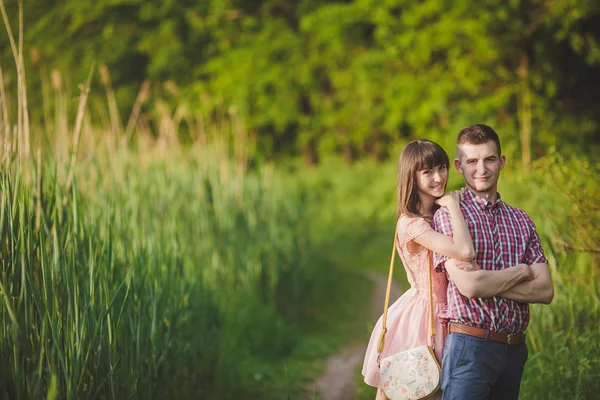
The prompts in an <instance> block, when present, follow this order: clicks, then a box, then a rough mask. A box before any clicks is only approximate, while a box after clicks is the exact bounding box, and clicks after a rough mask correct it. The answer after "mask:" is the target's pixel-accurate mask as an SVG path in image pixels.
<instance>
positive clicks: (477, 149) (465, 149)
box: [454, 142, 506, 194]
mask: <svg viewBox="0 0 600 400" xmlns="http://www.w3.org/2000/svg"><path fill="white" fill-rule="evenodd" d="M505 163H506V157H504V156H500V155H499V154H498V150H497V149H496V144H495V143H494V142H486V143H482V144H461V145H459V146H458V147H457V158H456V159H455V160H454V166H455V167H456V169H457V171H458V172H460V173H461V174H462V175H463V177H464V179H465V184H466V185H467V186H468V187H470V188H471V189H472V190H473V191H474V192H476V193H481V194H485V193H489V192H491V191H493V192H495V191H496V188H497V184H498V177H499V175H500V171H501V170H502V168H504V164H505Z"/></svg>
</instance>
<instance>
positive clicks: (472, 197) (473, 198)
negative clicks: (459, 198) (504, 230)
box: [464, 187, 502, 210]
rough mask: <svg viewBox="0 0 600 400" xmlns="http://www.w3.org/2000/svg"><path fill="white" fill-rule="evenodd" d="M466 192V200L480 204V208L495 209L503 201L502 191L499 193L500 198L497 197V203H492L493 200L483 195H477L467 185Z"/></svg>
mask: <svg viewBox="0 0 600 400" xmlns="http://www.w3.org/2000/svg"><path fill="white" fill-rule="evenodd" d="M464 193H465V197H464V201H465V202H467V203H471V204H474V205H476V206H478V207H479V208H481V209H482V210H485V209H495V208H497V207H498V206H499V205H500V203H501V202H502V201H501V200H500V193H498V198H497V199H496V202H495V203H492V202H491V201H489V200H486V199H484V198H483V197H481V196H477V195H476V194H475V193H473V192H472V191H471V190H470V189H469V188H466V187H465V190H464Z"/></svg>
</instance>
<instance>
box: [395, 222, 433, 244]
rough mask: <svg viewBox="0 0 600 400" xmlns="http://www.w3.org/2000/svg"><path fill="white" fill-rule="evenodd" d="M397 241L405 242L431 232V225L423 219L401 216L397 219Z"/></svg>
mask: <svg viewBox="0 0 600 400" xmlns="http://www.w3.org/2000/svg"><path fill="white" fill-rule="evenodd" d="M397 228H398V239H400V241H401V242H407V241H409V240H412V239H414V238H415V237H417V236H419V235H420V234H422V233H424V232H426V231H429V230H432V228H431V225H430V224H429V222H427V220H426V219H425V218H423V217H407V216H404V215H403V216H402V217H400V218H399V219H398V227H397Z"/></svg>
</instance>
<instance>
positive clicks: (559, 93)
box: [0, 0, 600, 161]
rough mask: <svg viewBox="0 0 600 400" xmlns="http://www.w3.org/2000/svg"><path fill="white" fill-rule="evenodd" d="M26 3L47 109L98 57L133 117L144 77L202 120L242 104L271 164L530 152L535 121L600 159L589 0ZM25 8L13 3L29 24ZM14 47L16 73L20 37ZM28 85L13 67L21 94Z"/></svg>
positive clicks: (34, 90)
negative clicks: (525, 145) (60, 76)
mask: <svg viewBox="0 0 600 400" xmlns="http://www.w3.org/2000/svg"><path fill="white" fill-rule="evenodd" d="M23 5H24V19H25V31H24V32H25V38H24V43H25V46H26V48H25V55H26V60H27V63H28V70H29V71H30V73H29V78H30V80H29V81H28V83H29V89H30V98H31V99H33V100H34V103H40V102H42V96H41V92H42V91H41V90H39V89H40V85H41V83H43V81H44V79H46V80H47V79H48V77H47V75H48V73H49V71H50V70H51V69H53V68H57V69H59V70H61V71H64V72H66V73H67V75H68V76H69V79H68V80H69V81H71V79H72V80H73V82H80V81H82V80H83V79H84V77H85V76H86V74H87V72H88V69H89V67H90V66H91V65H92V62H93V61H96V63H97V64H98V65H102V64H106V65H108V67H109V70H110V71H111V72H112V74H111V75H112V76H111V78H112V82H113V85H114V86H115V87H117V88H118V90H117V93H116V94H117V102H118V104H119V106H120V111H121V114H122V115H127V114H128V113H129V112H130V110H131V107H132V105H133V102H134V99H135V98H136V93H137V91H138V89H139V87H140V84H141V83H142V81H144V80H146V79H150V80H151V81H153V82H155V84H156V85H155V88H156V89H155V90H154V93H153V95H154V97H153V99H154V100H159V99H161V98H162V97H163V93H161V90H160V83H163V82H165V81H172V82H175V83H176V84H177V86H178V87H179V88H181V93H182V95H183V96H184V97H185V98H186V99H188V100H189V110H188V113H194V112H195V111H193V110H202V113H204V115H211V113H220V112H222V110H229V109H232V108H233V109H235V110H237V112H238V115H239V116H240V117H241V118H242V119H243V120H244V121H245V123H246V124H247V126H248V128H249V129H250V130H251V131H253V132H256V133H257V135H258V140H259V145H258V148H259V150H260V152H261V153H262V155H266V156H269V157H271V156H275V155H280V154H299V153H300V151H304V153H305V155H307V156H308V155H310V156H311V157H309V158H308V159H309V160H316V158H315V157H314V154H312V153H315V152H319V153H321V154H327V153H332V152H340V151H341V152H343V154H344V155H345V157H346V159H347V161H352V160H354V159H355V158H356V157H357V156H363V155H367V154H369V155H371V156H372V157H374V158H375V159H378V160H381V159H382V158H385V157H386V156H388V155H389V154H390V152H389V144H390V143H392V142H396V141H398V139H400V138H415V137H423V136H426V137H429V138H432V139H434V140H438V141H440V142H442V143H443V144H446V145H449V144H450V143H451V139H450V137H451V136H453V135H454V133H455V132H456V131H457V130H458V129H459V128H461V127H463V126H465V125H468V124H471V123H474V122H484V123H489V124H491V125H493V126H494V127H496V128H498V129H499V130H500V131H504V132H511V134H510V135H507V136H506V139H507V140H505V141H506V142H511V147H512V149H513V151H515V154H518V149H519V148H520V147H521V145H520V144H518V143H519V139H521V136H523V135H527V134H526V133H525V132H522V133H521V134H520V135H519V134H516V133H517V132H519V129H521V130H523V129H526V126H528V124H529V123H531V124H532V126H535V131H534V132H533V133H532V137H531V139H528V138H527V136H524V137H523V138H522V139H523V140H524V141H525V142H529V141H531V143H532V148H533V153H534V156H539V155H542V154H544V153H546V152H547V151H548V149H549V148H550V147H551V146H558V147H561V148H562V147H564V148H569V150H570V151H583V152H587V153H589V154H591V153H592V152H593V151H596V150H597V148H596V147H593V146H595V142H596V141H597V140H596V139H597V137H598V123H599V121H598V115H600V112H599V110H598V108H597V107H598V105H597V104H598V102H597V101H596V98H595V97H594V96H595V93H596V92H597V91H598V82H597V80H596V79H595V78H594V77H595V76H596V75H597V74H598V71H599V68H600V46H599V40H600V31H598V28H597V27H598V26H600V25H599V24H597V23H596V22H597V20H598V18H600V9H599V8H598V5H597V4H596V3H594V2H590V1H587V0H569V1H560V2H552V3H547V2H542V1H534V2H525V1H520V0H517V1H511V2H508V3H505V2H499V1H496V0H487V1H479V2H472V1H466V0H462V1H454V2H447V1H440V0H427V1H421V2H412V1H406V0H390V1H383V2H382V1H379V2H376V1H372V0H353V1H333V2H331V1H328V2H325V1H321V0H302V1H296V2H284V1H281V0H257V1H239V0H232V1H207V2H201V4H196V2H191V1H160V2H156V1H149V2H148V1H146V2H142V1H139V0H112V1H108V2H106V1H105V2H95V3H94V2H81V1H75V0H73V1H63V2H60V3H54V2H41V1H27V2H24V3H23ZM16 9H17V7H16V2H10V4H8V14H9V18H10V20H11V21H12V22H13V27H14V26H15V25H16V21H17V11H16ZM13 31H14V32H16V31H17V30H16V29H15V28H13ZM0 42H1V43H3V44H4V46H2V48H3V49H4V50H3V52H2V58H3V60H5V61H4V63H3V64H4V65H3V67H4V68H5V69H10V66H9V65H8V63H7V62H6V60H9V59H10V58H11V57H10V51H11V50H10V46H8V37H7V36H0ZM28 50H34V51H32V52H31V55H32V57H27V55H28V54H29V53H28ZM34 54H35V56H34ZM32 64H33V65H32ZM13 77H14V74H10V73H7V74H5V79H6V80H7V81H8V80H10V83H11V84H13V85H15V84H16V79H14V78H13ZM96 92H97V93H102V92H101V91H100V90H98V91H96ZM178 100H180V99H178ZM38 109H40V108H38ZM522 112H524V113H522ZM521 113H522V114H521ZM44 118H46V117H44ZM36 119H37V120H41V119H42V115H41V113H40V114H39V115H36ZM217 119H218V118H217ZM512 132H515V134H512ZM448 133H451V135H448ZM524 151H525V150H524ZM534 158H535V157H534Z"/></svg>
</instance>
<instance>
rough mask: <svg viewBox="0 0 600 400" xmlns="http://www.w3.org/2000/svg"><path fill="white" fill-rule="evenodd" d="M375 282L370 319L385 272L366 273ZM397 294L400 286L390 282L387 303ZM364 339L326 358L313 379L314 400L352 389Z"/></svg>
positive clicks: (377, 311) (346, 395)
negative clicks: (315, 393)
mask: <svg viewBox="0 0 600 400" xmlns="http://www.w3.org/2000/svg"><path fill="white" fill-rule="evenodd" d="M366 275H367V276H368V278H369V279H371V280H372V281H373V282H374V283H375V290H374V291H373V296H372V298H371V307H370V308H369V318H370V320H372V321H373V322H375V321H376V320H377V318H379V316H380V315H381V310H382V307H383V300H384V297H385V289H386V285H387V276H386V275H382V274H378V273H376V272H368V273H367V274H366ZM399 295H400V288H399V287H398V285H396V284H395V283H393V284H392V290H391V294H390V299H392V300H390V303H391V302H392V301H393V299H397V298H398V296H399ZM366 349H367V343H366V342H365V343H363V344H360V345H354V346H349V347H346V348H344V349H342V350H341V351H340V352H339V353H338V354H335V355H333V356H331V357H329V359H328V360H327V367H326V369H325V372H324V373H323V375H321V376H320V377H319V378H318V379H317V381H316V382H315V387H316V390H317V391H318V392H319V394H318V396H317V397H316V400H349V399H351V398H352V396H353V395H354V393H355V391H356V378H355V374H356V370H357V368H358V367H359V365H361V364H362V362H363V359H364V356H365V351H366Z"/></svg>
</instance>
